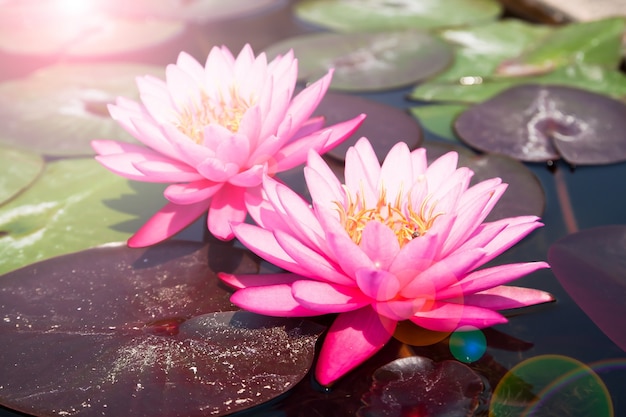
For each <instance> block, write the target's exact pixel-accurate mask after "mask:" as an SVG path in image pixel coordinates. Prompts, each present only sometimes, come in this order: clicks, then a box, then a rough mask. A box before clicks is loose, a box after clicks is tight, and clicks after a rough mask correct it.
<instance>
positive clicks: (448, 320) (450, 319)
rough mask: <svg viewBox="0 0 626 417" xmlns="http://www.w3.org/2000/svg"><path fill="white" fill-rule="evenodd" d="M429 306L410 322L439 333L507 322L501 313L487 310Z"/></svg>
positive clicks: (441, 303) (461, 306)
mask: <svg viewBox="0 0 626 417" xmlns="http://www.w3.org/2000/svg"><path fill="white" fill-rule="evenodd" d="M427 305H428V307H429V308H428V309H427V310H424V311H419V312H417V313H415V316H413V317H411V318H410V320H411V321H412V322H413V323H415V324H417V325H418V326H422V327H424V328H426V329H430V330H434V331H437V332H452V331H454V330H456V329H458V328H459V327H461V326H466V325H469V326H474V327H476V328H479V329H482V328H485V327H489V326H493V325H495V324H499V323H506V322H507V319H506V318H505V317H504V316H502V315H501V314H500V313H498V312H495V311H493V310H490V309H487V308H482V307H475V306H470V305H465V304H455V303H446V302H441V301H434V302H432V303H430V304H427Z"/></svg>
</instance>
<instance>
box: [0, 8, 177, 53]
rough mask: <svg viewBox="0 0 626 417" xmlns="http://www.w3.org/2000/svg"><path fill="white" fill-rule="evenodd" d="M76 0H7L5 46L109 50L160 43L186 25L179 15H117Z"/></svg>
mask: <svg viewBox="0 0 626 417" xmlns="http://www.w3.org/2000/svg"><path fill="white" fill-rule="evenodd" d="M66 3H67V2H66ZM73 3H75V4H72V5H69V3H68V4H67V5H64V4H62V2H54V1H49V2H41V1H34V0H23V1H14V2H10V3H9V4H7V5H4V6H2V16H0V49H1V50H4V51H7V52H10V53H13V54H17V55H36V56H59V55H62V56H75V57H76V56H79V57H85V56H88V57H95V56H105V55H114V54H120V53H128V52H136V51H138V50H141V49H145V48H149V47H154V46H157V45H161V44H163V43H164V42H166V41H170V40H172V39H174V38H176V37H177V36H179V35H182V33H183V31H184V29H185V25H184V24H183V23H182V22H180V21H175V20H156V19H143V20H130V19H120V18H114V17H111V16H107V15H106V14H105V13H103V12H102V11H101V10H99V9H98V8H97V7H96V6H97V5H96V4H95V2H87V1H85V2H81V3H83V4H82V5H80V4H78V3H76V2H73Z"/></svg>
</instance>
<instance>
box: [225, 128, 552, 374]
mask: <svg viewBox="0 0 626 417" xmlns="http://www.w3.org/2000/svg"><path fill="white" fill-rule="evenodd" d="M472 175H473V173H472V171H471V170H469V169H467V168H457V155H456V153H450V154H447V155H444V156H442V157H441V158H439V159H438V160H437V161H435V162H433V163H432V164H431V165H430V166H428V165H427V162H426V153H425V151H424V150H423V149H419V150H415V151H413V152H411V151H410V150H409V148H408V147H407V146H406V144H404V143H399V144H397V145H395V146H394V147H393V149H392V150H391V151H390V152H389V154H388V155H387V158H386V159H385V161H384V162H383V164H382V165H380V164H379V163H378V160H377V158H376V156H375V154H374V151H373V149H372V147H371V145H370V143H369V141H368V140H367V139H365V138H361V139H360V140H359V141H358V142H357V143H356V145H355V146H354V147H352V148H350V149H349V150H348V152H347V155H346V164H345V185H343V186H342V185H341V184H340V183H339V180H338V179H337V178H336V176H335V175H334V174H333V172H332V171H331V170H330V168H329V167H328V166H327V165H326V163H325V162H324V161H323V160H322V159H321V157H320V156H319V155H318V154H317V153H315V152H314V151H311V152H309V155H308V160H307V165H306V167H305V177H306V181H307V185H308V187H309V191H310V193H311V196H312V206H308V205H307V202H306V201H304V200H303V199H302V198H301V197H299V196H297V195H296V194H295V193H294V192H293V191H291V190H289V189H288V188H287V187H286V186H285V185H282V184H280V183H278V182H277V181H275V180H273V179H271V178H269V177H265V178H264V182H263V190H264V195H265V196H266V198H267V200H266V201H265V206H264V207H263V209H262V210H255V211H252V212H251V214H252V216H253V218H254V219H255V221H256V222H257V223H258V224H259V225H262V227H261V226H255V225H250V224H246V223H240V224H233V231H234V233H235V236H236V237H237V238H238V239H239V240H240V241H241V242H242V243H243V244H244V245H246V246H247V247H248V248H249V249H250V250H252V251H253V252H255V253H256V254H258V255H259V256H261V257H263V258H265V259H267V260H269V261H270V262H273V263H275V264H276V265H278V266H280V267H282V268H284V269H286V270H288V271H290V272H289V273H285V274H272V275H260V276H259V275H256V276H255V275H237V276H234V275H230V274H220V277H221V278H222V280H224V281H225V282H226V283H228V284H229V285H231V286H233V287H234V288H235V289H236V291H235V293H234V294H233V295H232V297H231V300H232V302H233V303H234V304H236V305H238V306H240V307H242V308H244V309H247V310H250V311H253V312H257V313H260V314H270V315H276V316H296V315H298V314H300V315H302V316H312V315H316V314H317V315H323V314H328V313H338V314H339V315H338V317H337V318H336V320H335V321H334V323H333V324H332V325H331V327H330V329H329V331H328V334H327V335H326V337H325V339H324V343H323V346H322V349H321V353H320V357H319V360H318V363H317V367H316V371H315V375H316V378H317V379H318V381H319V382H320V383H322V384H324V385H328V384H331V383H333V382H334V381H335V380H337V379H338V378H340V377H341V376H342V375H344V374H345V373H346V372H349V371H350V370H352V369H353V368H354V367H356V366H357V365H359V364H360V363H361V362H363V361H364V360H366V359H367V358H369V357H371V356H372V355H373V354H374V353H376V352H377V351H378V350H380V349H381V348H382V346H384V345H385V343H387V341H388V340H389V339H390V338H391V337H392V335H393V333H394V330H395V328H396V325H397V323H398V322H399V321H403V320H410V321H412V322H413V323H415V324H417V325H419V326H422V327H424V328H427V329H431V330H435V331H448V332H451V331H454V330H456V329H458V328H460V327H462V326H464V325H471V326H473V327H478V328H484V327H488V326H491V325H494V324H498V323H504V322H506V321H507V319H506V318H505V317H504V316H503V315H502V314H500V313H499V312H498V311H497V310H501V309H509V308H517V307H524V306H528V305H532V304H538V303H543V302H548V301H552V300H553V297H552V296H551V295H550V294H548V293H546V292H544V291H540V290H535V289H530V288H522V287H514V286H505V285H503V284H506V283H507V282H509V281H512V280H514V279H517V278H519V277H521V276H523V275H526V274H529V273H532V272H534V271H536V270H538V269H542V268H547V267H548V264H547V263H545V262H528V263H520V264H506V265H500V266H491V267H486V268H481V266H483V265H484V264H485V263H486V262H489V261H491V260H492V259H493V258H494V257H495V256H497V255H498V254H500V253H502V252H503V251H504V250H506V249H508V248H510V247H511V246H512V245H514V244H515V243H516V242H518V241H519V240H521V239H522V238H524V237H525V236H526V235H528V234H529V233H530V232H532V231H533V230H534V229H536V228H537V227H540V226H542V224H541V223H540V222H539V221H538V220H539V219H538V218H537V217H534V216H522V217H514V218H508V219H503V220H498V221H496V222H483V220H484V219H485V217H486V216H487V214H488V213H489V210H491V208H492V207H493V206H494V205H495V203H496V202H497V200H498V198H499V197H500V196H501V195H502V193H503V192H504V189H505V188H506V185H504V184H502V182H501V181H500V180H499V179H492V180H488V181H484V182H481V183H479V184H476V185H474V186H470V185H469V184H470V181H469V180H470V178H471V176H472Z"/></svg>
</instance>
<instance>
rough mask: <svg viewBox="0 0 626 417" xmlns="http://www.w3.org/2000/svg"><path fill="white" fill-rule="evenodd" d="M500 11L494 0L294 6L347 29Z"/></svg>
mask: <svg viewBox="0 0 626 417" xmlns="http://www.w3.org/2000/svg"><path fill="white" fill-rule="evenodd" d="M501 12H502V6H501V5H500V3H499V2H497V1H495V0H420V1H415V0H394V1H389V0H305V1H302V2H299V3H297V4H296V5H295V7H294V13H295V14H296V16H298V17H299V18H300V19H302V20H304V21H306V22H308V23H313V24H315V25H319V26H322V27H326V28H330V29H332V30H337V31H344V32H351V31H368V30H391V29H406V28H420V29H429V28H435V27H450V26H460V25H468V24H477V23H483V22H487V21H490V20H494V19H495V18H496V17H498V16H499V15H500V13H501Z"/></svg>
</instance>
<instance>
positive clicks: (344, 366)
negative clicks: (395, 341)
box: [315, 307, 397, 385]
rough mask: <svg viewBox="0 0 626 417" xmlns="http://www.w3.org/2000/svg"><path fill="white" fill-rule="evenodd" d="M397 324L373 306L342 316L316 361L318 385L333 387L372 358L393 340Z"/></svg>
mask: <svg viewBox="0 0 626 417" xmlns="http://www.w3.org/2000/svg"><path fill="white" fill-rule="evenodd" d="M396 324H397V322H396V321H393V320H389V319H387V318H385V317H381V316H379V315H378V314H377V313H376V312H375V311H374V310H372V308H371V307H364V308H361V309H359V310H354V311H350V312H347V313H341V314H339V316H337V318H336V319H335V321H334V323H333V324H332V326H331V327H330V329H329V330H328V333H327V334H326V338H325V339H324V344H323V345H322V350H321V352H320V356H319V359H318V361H317V366H316V368H315V377H316V378H317V380H318V382H319V383H320V384H322V385H330V384H332V383H333V382H335V381H336V380H337V379H339V378H341V377H342V376H343V375H345V374H346V373H348V372H349V371H351V370H352V369H354V368H356V367H357V366H358V365H360V364H361V363H363V362H364V361H365V360H367V359H369V358H370V357H371V356H372V355H374V354H375V353H376V352H378V351H379V350H380V349H382V347H383V346H384V345H385V344H386V343H387V342H388V341H389V339H391V336H392V334H393V332H394V331H395V328H396Z"/></svg>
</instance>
